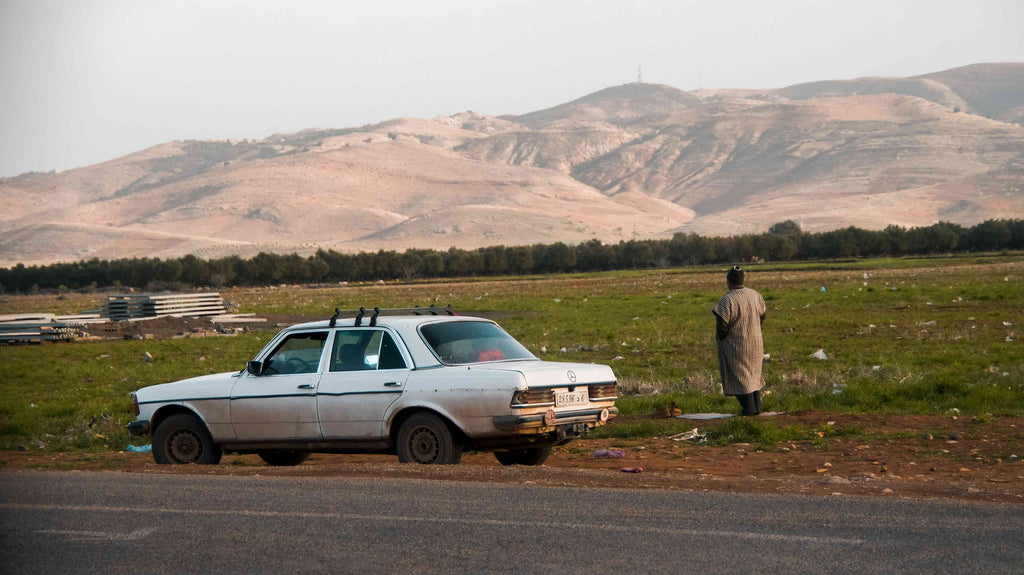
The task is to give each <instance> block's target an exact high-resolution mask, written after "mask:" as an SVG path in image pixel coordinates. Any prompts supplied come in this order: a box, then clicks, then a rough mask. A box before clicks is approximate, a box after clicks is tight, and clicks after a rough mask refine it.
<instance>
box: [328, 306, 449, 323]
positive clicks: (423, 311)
mask: <svg viewBox="0 0 1024 575" xmlns="http://www.w3.org/2000/svg"><path fill="white" fill-rule="evenodd" d="M381 314H385V315H410V314H411V315H441V314H444V315H456V313H455V310H454V309H452V304H448V305H447V306H445V307H437V306H435V305H434V304H430V307H420V306H415V307H392V308H383V309H382V308H379V307H374V308H373V315H372V316H370V324H369V325H370V327H373V326H375V325H377V316H379V315H381ZM342 315H355V316H356V324H355V326H356V327H360V326H361V325H362V324H363V317H364V316H365V315H366V308H365V307H361V308H359V309H357V310H346V311H342V310H341V309H339V308H334V315H332V316H331V323H330V327H334V326H335V325H336V324H337V323H338V318H339V317H340V316H342Z"/></svg>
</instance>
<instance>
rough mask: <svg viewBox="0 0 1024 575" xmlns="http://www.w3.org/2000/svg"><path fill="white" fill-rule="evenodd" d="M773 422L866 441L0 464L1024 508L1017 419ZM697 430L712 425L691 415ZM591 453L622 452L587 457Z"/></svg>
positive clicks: (1022, 432)
mask: <svg viewBox="0 0 1024 575" xmlns="http://www.w3.org/2000/svg"><path fill="white" fill-rule="evenodd" d="M775 419H776V422H777V423H778V424H779V425H780V426H785V425H797V424H799V425H804V426H807V427H812V428H818V427H819V426H821V425H827V424H828V422H829V421H834V422H835V425H837V426H854V425H855V426H858V427H860V428H861V429H862V430H863V431H864V432H865V433H866V434H870V435H874V436H875V437H872V438H871V439H863V438H860V439H856V438H830V439H828V440H827V442H824V444H822V442H818V444H817V445H816V444H815V442H811V441H803V442H793V443H783V444H778V445H774V446H771V447H770V448H768V449H766V450H759V449H758V448H757V446H755V445H750V444H733V445H729V446H725V447H709V446H706V445H698V444H694V443H692V442H689V441H673V440H672V439H670V438H667V437H655V438H646V439H629V440H623V439H600V440H598V439H581V440H577V441H575V442H573V443H570V444H569V445H566V446H563V447H560V448H557V449H556V450H555V453H554V454H552V456H551V458H550V459H548V461H547V462H546V463H545V464H544V465H543V466H540V467H520V466H513V467H502V466H501V465H499V464H498V462H497V461H496V460H495V459H494V457H493V456H492V455H491V454H489V453H467V454H466V455H465V456H464V457H463V459H462V463H461V464H459V465H457V466H420V465H403V464H400V463H398V460H397V458H396V457H394V456H390V455H326V454H325V455H320V454H318V455H314V456H312V457H311V458H310V459H309V460H307V461H306V462H305V463H303V464H302V465H299V466H297V467H269V466H266V465H264V464H263V461H262V460H261V459H260V458H259V457H258V456H256V455H225V457H224V460H223V462H222V463H221V464H220V465H217V466H195V465H188V466H163V465H156V464H155V463H154V462H153V459H152V457H151V456H150V455H149V454H137V453H126V452H113V453H90V454H72V453H57V454H42V453H33V452H11V451H7V452H0V468H2V469H62V470H81V471H100V470H105V471H117V472H132V473H166V474H194V475H246V476H317V477H329V476H359V477H388V478H395V477H400V478H418V479H432V480H447V481H474V482H487V483H496V484H498V483H522V484H534V485H545V486H562V487H611V488H625V489H669V490H688V491H725V492H753V493H795V494H808V495H835V496H846V495H853V496H863V495H869V496H880V497H906V498H914V499H944V500H969V501H998V502H1006V503H1018V504H1024V463H1022V459H1021V458H1024V418H1010V417H996V418H994V419H993V420H990V421H979V420H977V419H975V418H969V417H958V418H954V417H952V416H932V415H906V416H894V415H847V414H829V413H822V412H810V411H809V412H801V413H794V414H785V415H780V416H777V417H776V418H775ZM693 423H694V427H698V428H699V429H700V430H701V431H705V430H707V429H709V428H710V427H712V426H714V425H718V424H720V423H719V422H717V421H694V422H693ZM599 449H616V450H622V451H624V452H625V453H624V457H622V458H614V459H604V458H595V457H594V455H593V454H594V452H595V451H597V450H599Z"/></svg>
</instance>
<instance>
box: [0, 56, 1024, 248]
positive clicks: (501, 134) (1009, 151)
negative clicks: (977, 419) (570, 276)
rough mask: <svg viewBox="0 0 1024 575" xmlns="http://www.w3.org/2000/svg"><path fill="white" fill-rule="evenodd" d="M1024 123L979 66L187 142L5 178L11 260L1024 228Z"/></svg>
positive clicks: (619, 91)
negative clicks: (783, 231) (841, 230)
mask: <svg viewBox="0 0 1024 575" xmlns="http://www.w3.org/2000/svg"><path fill="white" fill-rule="evenodd" d="M1022 122H1024V64H980V65H975V66H968V67H965V68H958V69H954V70H947V71H944V72H938V73H935V74H927V75H924V76H918V77H914V78H863V79H857V80H846V81H828V82H816V83H811V84H801V85H797V86H791V87H788V88H784V89H781V90H761V91H758V90H742V91H740V90H725V91H698V92H684V91H681V90H677V89H675V88H672V87H669V86H660V85H652V84H627V85H623V86H616V87H612V88H608V89H605V90H602V91H600V92H597V93H594V94H590V95H588V96H585V97H583V98H580V99H578V100H575V101H573V102H569V103H566V104H563V105H560V106H556V107H553V108H550V109H546V110H540V111H537V112H532V113H529V114H525V115H522V116H514V117H512V116H502V117H491V116H483V115H479V114H473V113H464V114H457V115H454V116H443V117H439V118H434V119H432V120H426V119H410V118H400V119H396V120H391V121H388V122H384V123H381V124H377V125H372V126H363V127H360V128H347V129H336V130H306V131H303V132H300V133H297V134H275V135H273V136H270V137H268V138H266V139H264V140H260V141H230V142H229V141H189V142H172V143H168V144H164V145H160V146H156V147H154V148H150V149H148V150H143V151H140V152H137V153H135V154H132V155H129V156H126V157H123V158H118V159H115V160H111V161H109V162H105V163H102V164H98V165H95V166H89V167H85V168H80V169H76V170H70V171H68V172H65V173H50V174H26V175H23V176H19V177H17V178H7V179H4V180H0V202H3V205H4V206H5V209H4V210H3V211H2V212H0V265H13V264H14V263H18V262H23V263H26V264H32V263H48V262H53V261H67V260H75V259H84V258H92V257H99V258H122V257H147V256H160V257H170V256H180V255H184V254H187V253H194V254H196V255H199V256H201V257H218V256H224V255H229V254H240V255H243V256H251V255H253V254H255V253H257V252H259V251H277V252H293V251H298V252H300V253H308V252H312V251H314V250H315V249H317V248H319V247H323V248H333V249H338V250H377V249H399V250H401V249H405V248H409V247H429V248H437V249H447V248H448V247H450V246H457V247H463V248H472V247H478V246H485V245H495V244H505V245H514V244H531V243H537V242H554V241H565V242H578V241H583V240H587V239H590V238H599V239H601V240H603V241H608V242H616V241H619V240H622V239H631V238H650V237H669V236H670V235H671V234H672V233H675V232H678V231H687V232H688V231H693V232H698V233H702V234H708V235H728V234H735V233H744V232H756V231H763V230H765V229H767V227H768V226H769V225H771V224H772V223H775V222H778V221H781V220H785V219H793V220H796V221H798V222H800V223H801V225H802V226H803V228H804V229H807V230H812V231H817V230H824V229H832V228H837V227H843V226H847V225H856V226H860V227H865V228H881V227H884V226H886V225H888V224H899V225H906V226H913V225H927V224H931V223H934V222H935V221H938V220H946V221H954V222H958V223H963V224H973V223H976V222H978V221H982V220H984V219H987V218H993V217H1017V218H1020V217H1024V125H1022Z"/></svg>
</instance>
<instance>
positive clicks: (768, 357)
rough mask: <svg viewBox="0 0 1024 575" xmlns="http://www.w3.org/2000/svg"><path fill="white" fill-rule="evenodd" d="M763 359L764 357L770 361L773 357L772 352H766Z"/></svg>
mask: <svg viewBox="0 0 1024 575" xmlns="http://www.w3.org/2000/svg"><path fill="white" fill-rule="evenodd" d="M762 359H764V360H765V361H770V360H771V359H772V354H770V353H766V354H764V357H763V358H762Z"/></svg>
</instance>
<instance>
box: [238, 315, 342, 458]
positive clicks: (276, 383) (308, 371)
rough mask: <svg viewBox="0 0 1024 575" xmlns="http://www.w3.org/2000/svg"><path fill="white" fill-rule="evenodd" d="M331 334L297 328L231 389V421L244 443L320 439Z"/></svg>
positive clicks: (243, 375) (239, 438)
mask: <svg viewBox="0 0 1024 575" xmlns="http://www.w3.org/2000/svg"><path fill="white" fill-rule="evenodd" d="M327 335H328V332H327V331H326V330H321V331H301V332H293V333H290V334H288V335H287V336H285V337H284V338H282V339H281V341H280V342H279V343H278V344H277V345H276V346H275V347H274V349H273V351H271V352H270V353H269V354H267V356H266V357H264V358H262V362H263V370H262V373H261V374H260V375H253V374H251V373H249V372H248V371H246V372H244V373H243V374H242V376H241V377H240V378H239V379H238V381H237V382H236V383H235V385H234V387H233V388H232V389H231V423H232V425H233V426H234V428H235V436H236V437H237V438H238V441H289V440H300V441H301V440H307V441H308V440H319V439H320V438H321V434H320V426H319V422H318V421H317V415H316V386H317V382H318V381H319V379H320V371H321V370H320V365H321V364H322V363H323V356H324V349H325V347H326V343H327Z"/></svg>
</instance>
